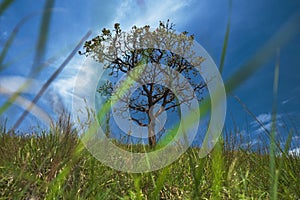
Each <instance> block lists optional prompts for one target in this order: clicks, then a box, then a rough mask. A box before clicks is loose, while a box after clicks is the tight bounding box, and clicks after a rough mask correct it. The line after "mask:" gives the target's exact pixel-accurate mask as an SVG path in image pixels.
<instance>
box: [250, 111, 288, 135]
mask: <svg viewBox="0 0 300 200" xmlns="http://www.w3.org/2000/svg"><path fill="white" fill-rule="evenodd" d="M281 117H282V114H277V115H276V127H280V126H282V125H283V124H282V122H281ZM256 119H257V120H258V121H259V122H260V123H261V124H262V125H263V126H262V125H261V124H260V123H258V122H257V121H256V120H255V121H252V122H251V123H250V125H251V126H252V128H254V129H255V131H254V132H255V133H256V134H260V133H263V132H264V131H265V130H268V131H270V130H271V128H272V124H273V121H272V114H271V113H262V114H260V115H258V116H257V117H256Z"/></svg>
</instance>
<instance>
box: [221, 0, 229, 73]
mask: <svg viewBox="0 0 300 200" xmlns="http://www.w3.org/2000/svg"><path fill="white" fill-rule="evenodd" d="M231 9H232V0H229V17H228V22H227V26H226V33H225V38H224V43H223V49H222V55H221V61H220V67H219V70H220V74H222V72H223V68H224V63H225V57H226V52H227V45H228V40H229V33H230V22H231Z"/></svg>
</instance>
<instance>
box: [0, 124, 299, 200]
mask: <svg viewBox="0 0 300 200" xmlns="http://www.w3.org/2000/svg"><path fill="white" fill-rule="evenodd" d="M224 141H226V142H223V140H220V142H219V143H218V144H217V146H216V147H215V148H214V150H213V151H212V152H211V153H210V154H209V155H208V156H207V157H205V158H199V157H198V149H197V148H190V149H189V150H188V151H187V152H186V153H185V154H183V155H182V156H181V157H180V159H178V160H177V161H176V162H174V163H173V164H171V165H169V166H167V167H165V168H164V169H161V170H159V171H155V172H151V173H142V174H130V173H123V172H118V171H116V170H114V169H111V168H109V167H106V166H104V165H103V164H101V162H99V161H98V160H96V159H95V158H94V157H93V156H92V155H90V154H89V152H88V151H87V150H85V149H84V148H82V144H81V142H80V139H79V138H78V136H77V131H76V129H74V128H73V126H72V124H71V123H70V121H69V120H68V118H60V120H59V121H58V122H57V123H56V126H55V127H54V128H52V129H51V130H50V131H48V132H46V131H41V130H37V131H33V132H32V133H28V134H27V135H26V134H22V135H21V136H20V135H19V134H16V133H13V132H10V133H8V132H7V131H6V130H5V127H4V126H2V128H1V136H0V199H272V195H273V194H272V193H273V191H272V189H271V188H273V189H274V187H272V186H276V187H275V190H276V196H277V197H278V199H299V198H300V190H299V188H300V179H299V174H300V157H297V156H293V155H289V154H286V153H283V154H281V155H280V154H278V155H275V160H274V161H275V163H274V164H275V174H271V173H270V163H271V162H272V161H271V160H270V156H269V155H268V154H265V152H264V151H260V152H251V150H250V149H246V150H245V149H244V150H243V149H242V148H239V146H237V144H236V143H235V144H234V145H235V147H234V148H232V146H231V147H230V145H228V143H229V142H230V141H232V138H227V139H224ZM226 143H227V145H226ZM133 148H135V147H134V146H133ZM137 148H138V147H137ZM79 149H80V150H79ZM283 151H284V150H283ZM274 175H275V177H273V176H274Z"/></svg>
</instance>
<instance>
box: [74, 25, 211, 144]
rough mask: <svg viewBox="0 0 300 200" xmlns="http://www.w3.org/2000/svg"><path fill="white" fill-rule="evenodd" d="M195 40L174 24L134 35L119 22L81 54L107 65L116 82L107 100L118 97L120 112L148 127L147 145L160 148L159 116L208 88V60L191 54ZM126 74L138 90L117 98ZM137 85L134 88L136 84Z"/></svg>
mask: <svg viewBox="0 0 300 200" xmlns="http://www.w3.org/2000/svg"><path fill="white" fill-rule="evenodd" d="M193 41H194V36H193V35H189V34H188V32H186V31H185V32H182V33H177V32H176V31H175V29H174V24H173V23H170V22H169V20H168V21H167V22H166V23H164V22H160V23H159V26H158V27H157V28H155V29H153V30H152V29H151V28H150V26H148V25H146V26H144V27H137V26H133V27H132V28H131V30H130V31H127V32H125V31H122V30H121V27H120V24H119V23H116V24H115V25H114V28H113V29H112V30H110V29H106V28H104V29H103V30H102V33H101V34H100V35H98V36H96V37H94V38H93V39H91V40H89V41H86V42H85V44H84V49H85V52H79V53H80V54H82V55H86V56H91V57H92V58H93V59H94V60H96V61H97V62H101V63H104V66H105V69H106V70H109V76H110V77H111V78H110V79H109V80H107V81H106V82H105V83H104V84H103V85H101V86H100V87H99V90H98V91H99V92H100V93H101V94H102V95H104V96H109V97H112V96H115V97H116V98H117V101H120V102H122V103H123V104H124V105H126V106H125V107H120V108H119V107H118V108H119V109H118V110H117V111H116V112H118V113H119V114H120V115H122V113H126V111H127V110H129V111H130V115H129V116H128V115H124V116H123V117H124V118H129V120H131V121H132V122H134V123H136V124H138V125H139V126H141V127H147V129H148V132H147V134H148V135H147V137H148V143H149V145H150V146H151V147H154V146H155V145H156V143H157V137H156V127H157V126H159V121H158V120H157V119H158V117H159V116H160V115H161V114H162V113H163V112H167V111H168V112H172V111H173V112H176V111H177V110H176V109H177V108H178V107H179V106H181V105H182V104H187V105H188V104H189V102H190V101H191V100H192V99H194V98H196V99H197V100H201V94H202V92H203V90H204V88H205V87H206V83H205V82H204V81H202V79H201V75H200V73H199V71H198V70H197V69H196V68H195V66H200V65H201V63H202V62H203V61H204V58H202V57H197V56H195V52H194V51H193V49H192V44H193ZM123 75H127V76H128V77H130V78H131V79H132V80H134V82H135V83H136V85H137V86H136V88H135V89H134V90H132V91H131V90H130V89H129V88H126V91H125V92H123V93H118V92H116V91H117V88H120V87H121V85H122V84H124V81H117V78H120V77H121V76H123ZM131 86H132V85H131Z"/></svg>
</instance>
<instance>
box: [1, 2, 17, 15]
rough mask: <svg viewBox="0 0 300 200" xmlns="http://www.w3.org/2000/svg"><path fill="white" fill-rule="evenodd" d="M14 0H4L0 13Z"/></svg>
mask: <svg viewBox="0 0 300 200" xmlns="http://www.w3.org/2000/svg"><path fill="white" fill-rule="evenodd" d="M13 2H14V0H4V1H2V3H1V4H0V15H2V14H3V12H4V11H5V10H6V9H7V8H8V7H9V6H10V5H11V4H12V3H13Z"/></svg>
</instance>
